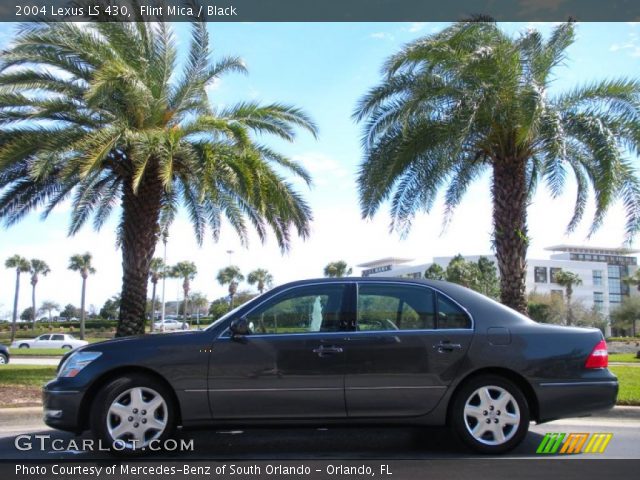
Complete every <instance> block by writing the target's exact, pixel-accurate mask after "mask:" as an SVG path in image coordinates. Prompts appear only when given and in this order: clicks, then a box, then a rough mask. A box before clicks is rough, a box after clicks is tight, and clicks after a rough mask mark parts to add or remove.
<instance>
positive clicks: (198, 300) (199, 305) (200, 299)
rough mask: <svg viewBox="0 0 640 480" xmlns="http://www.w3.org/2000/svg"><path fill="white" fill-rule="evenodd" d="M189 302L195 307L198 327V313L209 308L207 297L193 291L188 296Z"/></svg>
mask: <svg viewBox="0 0 640 480" xmlns="http://www.w3.org/2000/svg"><path fill="white" fill-rule="evenodd" d="M189 303H191V308H192V309H195V312H196V322H197V324H198V328H199V327H200V315H201V313H202V311H203V310H204V311H205V312H206V311H207V310H208V308H209V299H207V296H206V295H205V294H203V293H200V292H193V293H192V294H191V297H190V298H189Z"/></svg>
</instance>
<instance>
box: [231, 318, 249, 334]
mask: <svg viewBox="0 0 640 480" xmlns="http://www.w3.org/2000/svg"><path fill="white" fill-rule="evenodd" d="M229 330H231V336H232V337H243V336H245V335H249V334H250V333H251V329H250V328H249V322H247V319H246V318H245V317H240V318H236V319H235V320H233V321H232V322H231V325H229Z"/></svg>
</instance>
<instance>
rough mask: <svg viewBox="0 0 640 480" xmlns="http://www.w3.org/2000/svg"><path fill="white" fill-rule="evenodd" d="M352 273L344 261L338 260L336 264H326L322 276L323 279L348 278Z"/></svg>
mask: <svg viewBox="0 0 640 480" xmlns="http://www.w3.org/2000/svg"><path fill="white" fill-rule="evenodd" d="M351 272H353V269H352V268H351V267H349V266H348V265H347V262H345V261H344V260H338V261H337V262H331V263H328V264H327V266H326V267H324V276H325V277H336V278H340V277H348V276H349V275H351Z"/></svg>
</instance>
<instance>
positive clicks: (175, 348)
mask: <svg viewBox="0 0 640 480" xmlns="http://www.w3.org/2000/svg"><path fill="white" fill-rule="evenodd" d="M607 365H608V353H607V346H606V343H605V341H604V339H603V336H602V333H601V332H600V331H599V330H597V329H594V328H575V327H561V326H556V325H545V324H538V323H536V322H534V321H532V320H530V319H529V318H527V317H525V316H523V315H521V314H519V313H517V312H515V311H513V310H511V309H509V308H507V307H505V306H503V305H501V304H499V303H497V302H495V301H493V300H490V299H488V298H486V297H484V296H482V295H480V294H478V293H476V292H473V291H471V290H469V289H466V288H464V287H462V286H459V285H454V284H450V283H446V282H439V281H420V280H409V279H381V278H346V279H345V278H342V279H320V280H306V281H300V282H295V283H290V284H287V285H283V286H281V287H278V288H275V289H273V290H271V291H269V292H268V293H266V294H264V295H262V296H260V297H257V298H256V299H254V300H252V301H250V302H248V303H246V304H244V305H242V306H240V307H238V308H236V309H235V310H232V311H231V312H229V313H228V314H226V315H225V316H223V317H222V318H220V319H219V320H217V321H216V322H214V323H213V324H212V325H211V326H210V327H208V328H207V329H206V330H203V331H189V332H179V333H174V334H171V335H146V336H138V337H128V338H118V339H114V340H110V341H107V342H102V343H99V344H92V345H89V346H87V347H84V348H82V349H80V350H77V351H76V352H74V353H70V354H67V355H66V356H65V357H64V358H63V359H62V361H61V363H60V366H59V367H58V374H57V378H56V379H54V380H52V381H51V382H49V383H48V384H46V385H45V387H44V391H43V398H44V412H45V422H46V423H47V424H48V425H49V426H51V427H54V428H58V429H61V430H69V431H73V432H81V431H84V430H86V429H91V430H92V431H93V434H94V435H95V436H96V437H97V438H99V439H101V440H102V442H103V444H104V445H111V444H113V442H114V441H116V440H119V441H121V442H122V444H121V445H120V447H121V446H122V445H124V447H125V448H124V449H123V451H124V452H132V451H134V450H136V448H138V449H139V448H140V447H143V448H144V447H145V446H146V445H148V444H149V442H151V441H158V442H160V441H162V440H163V439H166V438H168V436H170V435H171V434H172V433H173V431H174V429H175V428H176V426H177V425H178V424H180V425H182V426H183V427H184V428H188V427H202V426H203V425H210V426H212V427H214V426H216V427H220V426H225V428H226V427H230V426H236V427H239V426H242V427H246V426H251V425H265V424H272V425H281V424H288V425H290V424H296V423H301V424H305V425H308V424H317V425H327V424H359V423H364V424H369V425H371V424H375V425H382V424H395V425H397V424H406V425H411V426H416V425H425V426H429V425H445V424H447V425H449V426H450V427H451V428H452V429H453V430H454V431H455V432H456V433H457V435H458V436H459V437H460V438H461V439H462V440H463V441H464V442H465V443H466V444H467V445H468V446H469V447H471V448H472V449H474V450H475V451H477V452H482V453H490V454H495V453H503V452H507V451H509V450H511V449H512V448H514V447H515V446H517V445H518V444H519V443H520V442H521V441H522V440H523V438H524V437H525V435H526V433H527V430H528V428H529V421H530V420H534V421H536V422H538V423H543V422H548V421H550V420H555V419H559V418H564V417H572V416H584V415H588V414H590V413H592V412H594V411H597V410H603V409H609V408H611V407H613V406H614V405H615V402H616V396H617V393H618V381H617V379H616V377H615V376H614V375H613V374H612V373H610V372H609V370H608V369H607ZM120 447H119V448H120ZM136 451H138V450H136Z"/></svg>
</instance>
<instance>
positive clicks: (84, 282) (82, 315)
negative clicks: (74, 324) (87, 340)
mask: <svg viewBox="0 0 640 480" xmlns="http://www.w3.org/2000/svg"><path fill="white" fill-rule="evenodd" d="M86 293H87V278H86V277H85V276H84V275H83V276H82V296H81V297H80V340H84V319H85V313H84V305H85V295H86Z"/></svg>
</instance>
